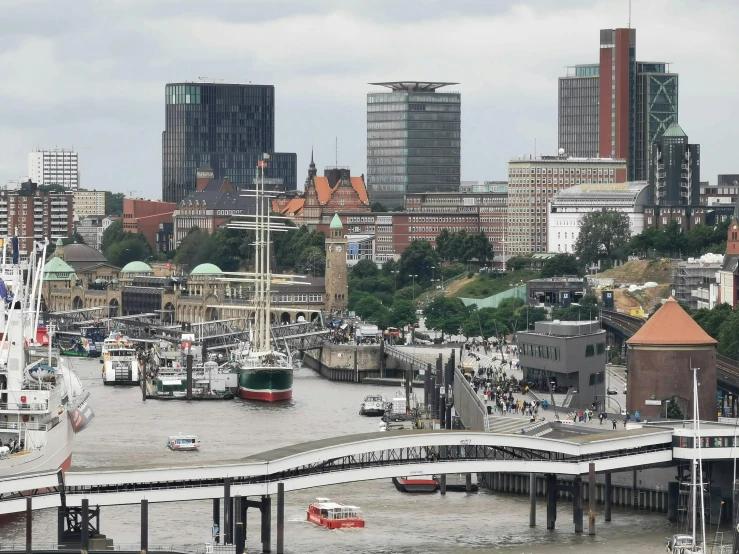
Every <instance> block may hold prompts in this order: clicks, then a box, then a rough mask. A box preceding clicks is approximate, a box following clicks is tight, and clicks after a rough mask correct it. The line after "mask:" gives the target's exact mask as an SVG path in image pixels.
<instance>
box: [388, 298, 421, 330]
mask: <svg viewBox="0 0 739 554" xmlns="http://www.w3.org/2000/svg"><path fill="white" fill-rule="evenodd" d="M390 318H391V321H392V326H393V327H398V328H399V329H400V328H403V327H405V326H406V325H413V324H414V323H416V322H418V316H417V315H416V307H415V306H414V305H413V302H411V301H410V300H396V301H395V303H394V304H393V307H392V311H391V315H390Z"/></svg>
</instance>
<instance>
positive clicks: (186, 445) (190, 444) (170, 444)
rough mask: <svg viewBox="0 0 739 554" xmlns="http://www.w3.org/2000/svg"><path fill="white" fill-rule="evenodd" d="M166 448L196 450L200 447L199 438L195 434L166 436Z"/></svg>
mask: <svg viewBox="0 0 739 554" xmlns="http://www.w3.org/2000/svg"><path fill="white" fill-rule="evenodd" d="M167 448H169V449H170V450H187V451H192V450H198V449H199V448H200V439H199V438H198V437H196V436H195V435H183V434H182V433H180V434H178V435H173V436H170V437H167Z"/></svg>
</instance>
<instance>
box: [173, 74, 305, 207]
mask: <svg viewBox="0 0 739 554" xmlns="http://www.w3.org/2000/svg"><path fill="white" fill-rule="evenodd" d="M274 106H275V89H274V86H272V85H239V84H218V83H170V84H167V85H166V87H165V130H164V132H163V133H162V199H163V200H164V201H165V202H179V201H180V200H182V199H183V198H184V197H185V196H187V195H188V194H190V193H191V192H194V191H195V186H196V170H197V168H199V167H205V166H207V165H210V166H211V167H212V168H213V172H214V176H215V178H217V179H219V178H224V177H228V178H229V179H230V180H231V182H232V183H234V184H235V185H237V186H243V185H247V184H250V183H252V182H253V181H254V178H255V177H256V176H257V161H258V160H259V159H261V155H262V153H264V152H268V153H270V154H273V156H272V158H273V159H272V160H271V162H272V163H270V166H269V168H268V169H267V171H266V172H265V176H268V177H273V178H274V177H276V178H283V183H284V185H285V187H286V188H287V189H288V190H290V189H292V190H294V189H295V188H296V186H297V158H296V155H295V154H279V153H278V154H274V148H275V108H274Z"/></svg>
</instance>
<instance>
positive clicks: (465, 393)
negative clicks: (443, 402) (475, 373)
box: [454, 367, 490, 431]
mask: <svg viewBox="0 0 739 554" xmlns="http://www.w3.org/2000/svg"><path fill="white" fill-rule="evenodd" d="M454 410H455V411H456V412H457V414H459V417H461V418H462V421H464V422H465V425H469V427H470V429H471V430H473V431H489V430H490V420H489V419H488V410H487V407H486V406H485V404H484V403H483V401H482V399H481V398H480V397H479V396H477V394H475V391H474V390H473V389H472V385H470V383H469V381H467V379H466V378H465V376H464V375H463V374H462V372H461V371H460V370H459V368H456V367H455V368H454Z"/></svg>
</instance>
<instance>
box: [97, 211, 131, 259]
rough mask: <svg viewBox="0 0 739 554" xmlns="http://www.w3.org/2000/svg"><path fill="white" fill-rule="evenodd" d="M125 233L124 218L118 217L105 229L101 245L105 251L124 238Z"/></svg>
mask: <svg viewBox="0 0 739 554" xmlns="http://www.w3.org/2000/svg"><path fill="white" fill-rule="evenodd" d="M124 235H125V233H124V231H123V220H122V219H118V220H116V221H114V222H113V223H111V224H110V225H109V226H108V228H107V229H106V230H105V231H103V240H102V245H101V247H102V250H103V253H104V252H105V251H106V250H107V249H108V248H110V247H111V246H113V245H114V244H115V243H117V242H120V241H122V240H123V239H124Z"/></svg>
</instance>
